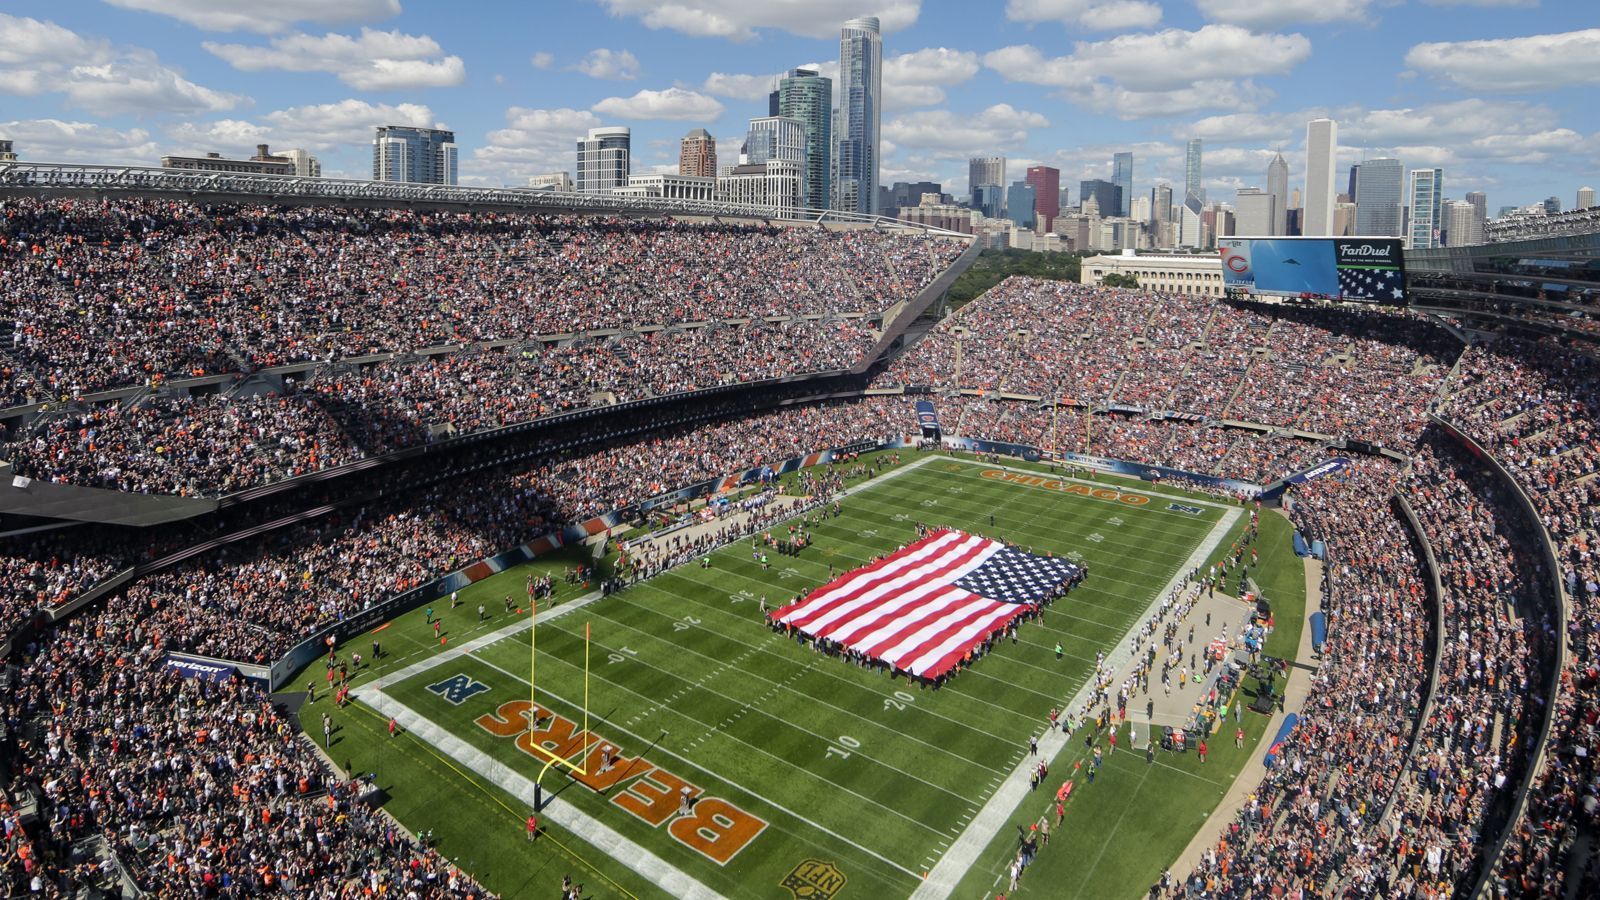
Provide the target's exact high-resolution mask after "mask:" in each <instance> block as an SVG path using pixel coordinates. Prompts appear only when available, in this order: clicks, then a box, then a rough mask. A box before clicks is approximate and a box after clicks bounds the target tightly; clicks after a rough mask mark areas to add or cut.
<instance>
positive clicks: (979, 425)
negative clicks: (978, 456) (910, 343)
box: [933, 397, 1335, 485]
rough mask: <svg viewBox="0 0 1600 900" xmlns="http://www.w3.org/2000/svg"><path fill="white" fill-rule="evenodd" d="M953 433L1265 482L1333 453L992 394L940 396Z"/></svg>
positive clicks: (1311, 445) (1179, 422)
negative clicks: (993, 395)
mask: <svg viewBox="0 0 1600 900" xmlns="http://www.w3.org/2000/svg"><path fill="white" fill-rule="evenodd" d="M933 403H934V407H935V409H936V410H937V411H938V412H939V415H940V421H941V422H943V423H945V427H946V428H947V429H948V430H949V433H950V434H952V435H957V436H960V437H965V438H973V439H978V440H991V441H1001V442H1006V443H1016V444H1024V445H1027V446H1031V447H1039V448H1041V449H1045V450H1053V451H1059V452H1063V453H1082V454H1087V455H1091V456H1103V457H1109V458H1111V459H1119V460H1127V461H1130V462H1139V463H1149V464H1151V465H1159V466H1166V467H1169V468H1174V469H1181V470H1184V471H1187V472H1193V473H1195V474H1199V475H1210V476H1215V477H1219V478H1230V479H1235V480H1239V481H1245V482H1249V483H1251V484H1257V485H1267V484H1271V483H1272V482H1274V481H1276V480H1277V479H1279V478H1282V477H1284V476H1285V475H1288V474H1290V473H1292V472H1296V471H1299V470H1301V469H1305V468H1309V467H1310V466H1313V465H1316V464H1317V463H1320V462H1323V461H1325V460H1326V459H1328V458H1329V457H1331V456H1333V455H1335V451H1330V450H1328V449H1326V443H1325V442H1320V441H1313V440H1307V439H1303V438H1294V437H1279V436H1274V435H1270V434H1262V433H1260V432H1258V431H1253V430H1249V429H1242V428H1229V427H1223V426H1219V425H1214V424H1208V423H1205V422H1196V421H1192V420H1188V419H1178V418H1162V419H1151V418H1148V417H1147V416H1145V415H1142V414H1121V413H1115V414H1109V415H1104V414H1089V413H1086V412H1084V411H1083V410H1081V409H1076V408H1073V407H1065V406H1063V407H1059V408H1056V409H1051V408H1050V407H1049V406H1047V405H1044V406H1041V405H1040V404H1037V403H1033V402H1030V401H1022V400H1000V399H996V398H992V397H977V398H975V397H955V398H948V397H946V398H935V399H934V400H933Z"/></svg>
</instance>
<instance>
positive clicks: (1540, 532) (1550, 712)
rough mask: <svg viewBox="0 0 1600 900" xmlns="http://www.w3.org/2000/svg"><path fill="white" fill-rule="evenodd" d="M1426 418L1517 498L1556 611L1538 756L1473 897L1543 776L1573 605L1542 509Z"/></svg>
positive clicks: (1491, 458) (1441, 422)
mask: <svg viewBox="0 0 1600 900" xmlns="http://www.w3.org/2000/svg"><path fill="white" fill-rule="evenodd" d="M1428 419H1429V420H1430V421H1431V422H1433V424H1435V425H1437V426H1438V427H1439V428H1440V429H1441V430H1443V431H1444V432H1445V433H1446V434H1448V435H1450V437H1451V438H1452V439H1454V440H1455V441H1457V442H1458V443H1460V444H1461V446H1462V447H1464V448H1465V449H1466V450H1467V451H1468V452H1469V453H1471V454H1472V455H1473V456H1474V457H1476V458H1478V459H1481V460H1483V461H1485V462H1486V463H1487V464H1488V466H1489V468H1490V470H1491V471H1493V472H1494V474H1495V478H1496V479H1498V480H1499V481H1500V482H1501V483H1502V485H1504V486H1505V487H1506V488H1507V489H1508V490H1509V491H1510V493H1511V496H1513V497H1515V498H1516V502H1517V506H1518V508H1519V509H1521V511H1522V514H1523V518H1524V519H1525V520H1526V521H1525V523H1524V524H1525V525H1526V526H1528V527H1529V529H1530V531H1531V533H1533V534H1534V535H1537V537H1538V541H1537V542H1538V544H1539V548H1538V549H1539V556H1540V560H1541V562H1542V563H1543V565H1542V566H1541V569H1542V572H1541V575H1543V577H1544V580H1545V582H1546V588H1547V589H1548V593H1546V594H1543V595H1542V596H1543V597H1544V598H1545V599H1546V601H1547V602H1548V603H1549V604H1551V605H1552V606H1553V608H1552V609H1550V610H1548V611H1549V613H1550V615H1551V620H1552V621H1553V623H1554V628H1553V633H1552V635H1551V637H1552V638H1553V639H1554V640H1555V654H1554V656H1555V658H1554V659H1552V660H1544V661H1542V662H1541V665H1543V666H1544V668H1545V669H1546V671H1545V673H1544V674H1545V684H1544V685H1542V686H1541V687H1542V690H1543V692H1544V693H1543V696H1544V702H1542V703H1541V704H1539V709H1540V712H1539V715H1540V722H1539V727H1538V740H1537V741H1536V742H1535V743H1534V747H1535V751H1534V753H1533V755H1532V757H1531V758H1530V759H1529V761H1528V765H1527V766H1526V767H1525V768H1524V770H1523V772H1522V774H1521V776H1520V777H1519V778H1518V781H1517V785H1516V787H1515V789H1514V790H1513V792H1512V793H1511V796H1512V797H1513V798H1514V800H1513V801H1512V805H1511V808H1510V809H1509V810H1508V811H1507V812H1506V814H1505V818H1504V820H1503V821H1501V822H1500V823H1499V831H1498V833H1497V834H1496V835H1495V838H1494V840H1493V841H1492V842H1491V843H1490V844H1489V845H1488V846H1489V847H1490V849H1489V851H1488V852H1486V853H1485V854H1484V855H1483V858H1482V869H1481V870H1480V871H1479V872H1478V873H1477V876H1476V878H1475V887H1474V888H1473V890H1472V894H1471V895H1472V896H1474V897H1477V896H1483V895H1484V892H1485V891H1486V890H1487V889H1488V883H1489V881H1490V879H1492V878H1493V877H1494V874H1495V872H1496V871H1497V870H1498V869H1499V867H1500V861H1501V857H1502V856H1504V854H1505V851H1506V847H1507V845H1508V844H1509V842H1510V840H1511V838H1512V836H1513V835H1514V833H1515V827H1516V823H1517V822H1518V821H1520V820H1521V819H1522V816H1523V813H1524V811H1525V810H1526V809H1527V806H1528V792H1529V790H1530V789H1531V788H1532V786H1533V780H1534V778H1535V776H1536V775H1538V773H1539V772H1542V771H1544V765H1545V760H1546V757H1547V756H1548V755H1549V753H1550V732H1551V730H1552V728H1554V726H1555V698H1556V697H1557V696H1558V694H1559V691H1560V689H1561V672H1562V670H1563V668H1564V667H1565V666H1566V664H1567V655H1568V652H1569V651H1568V648H1567V609H1568V607H1569V604H1570V600H1569V598H1568V597H1567V590H1566V586H1565V585H1564V584H1562V582H1561V565H1560V557H1559V555H1558V554H1557V552H1556V545H1555V541H1554V540H1552V539H1551V537H1550V531H1549V529H1547V528H1546V527H1545V524H1544V519H1543V517H1541V516H1540V515H1539V510H1538V507H1536V506H1534V503H1533V499H1532V498H1531V497H1529V496H1528V492H1527V491H1526V490H1524V489H1523V487H1522V483H1521V482H1520V481H1518V480H1517V479H1516V478H1515V477H1513V476H1512V474H1511V472H1510V471H1509V470H1507V469H1506V467H1505V465H1504V464H1503V463H1501V462H1500V460H1499V459H1498V458H1497V457H1496V456H1495V455H1494V454H1492V453H1490V452H1489V451H1488V450H1486V449H1485V448H1484V447H1483V445H1482V444H1479V443H1478V441H1477V440H1476V439H1475V438H1473V437H1472V435H1470V434H1468V433H1467V431H1466V430H1465V429H1463V428H1461V427H1460V426H1458V425H1456V424H1455V423H1454V422H1451V421H1450V420H1448V419H1445V418H1443V417H1441V416H1439V415H1438V414H1436V413H1429V414H1428Z"/></svg>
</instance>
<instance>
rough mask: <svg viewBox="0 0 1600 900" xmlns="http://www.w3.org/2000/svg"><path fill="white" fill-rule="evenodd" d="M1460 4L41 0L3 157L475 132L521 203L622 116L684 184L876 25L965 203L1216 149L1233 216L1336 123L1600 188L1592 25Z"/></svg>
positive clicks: (897, 104) (923, 157)
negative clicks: (528, 190)
mask: <svg viewBox="0 0 1600 900" xmlns="http://www.w3.org/2000/svg"><path fill="white" fill-rule="evenodd" d="M1452 2H1453V0H1432V3H1431V4H1419V3H1410V4H1406V5H1401V6H1385V5H1383V4H1380V3H1377V2H1374V0H1349V2H1342V3H1337V4H1304V3H1269V2H1257V0H1229V2H1226V3H1224V2H1219V0H1198V2H1195V3H1188V2H1184V3H1177V2H1170V3H1161V4H1156V3H1134V4H1131V5H1129V14H1128V15H1125V16H1122V17H1120V18H1119V17H1116V16H1113V15H1111V14H1109V13H1107V12H1106V11H1105V9H1104V8H1103V7H1104V5H1103V4H1093V3H1083V4H1062V3H1039V2H1022V0H1010V2H1008V3H1006V4H1003V5H1002V4H996V5H994V6H993V7H992V8H985V9H984V10H982V11H978V12H976V13H975V11H974V10H973V9H972V8H971V7H970V6H968V5H964V4H955V3H952V2H943V0H927V2H919V0H886V2H880V3H878V4H877V8H873V6H872V4H865V3H841V2H836V0H815V2H809V3H805V4H800V3H770V4H735V3H732V2H728V0H694V2H684V3H679V4H675V5H674V9H681V10H683V11H684V13H685V15H683V16H678V17H671V16H664V15H661V14H658V13H656V12H653V10H654V5H653V4H642V3H640V2H636V0H596V2H588V3H580V4H574V5H572V6H570V7H564V8H563V10H562V14H561V15H560V16H548V15H546V16H542V17H535V18H536V19H537V22H536V24H537V26H538V27H537V29H536V32H535V33H536V35H537V36H536V38H535V39H534V40H533V41H532V42H531V43H524V42H523V41H521V40H516V41H513V40H511V39H510V38H509V37H506V38H501V37H499V36H498V33H499V32H505V33H507V34H508V35H509V34H511V33H516V32H518V30H519V28H518V25H517V23H519V22H523V23H524V24H532V23H530V22H527V21H526V18H525V17H527V16H530V15H532V14H533V12H534V11H532V10H524V9H522V8H519V7H512V6H503V7H500V8H498V9H489V8H484V9H483V12H484V14H485V15H497V16H500V17H501V18H503V19H505V20H506V23H507V26H506V27H503V28H499V29H496V32H497V35H496V36H494V37H488V36H485V35H484V34H483V31H484V29H483V28H482V27H481V19H482V16H479V17H463V16H452V15H451V14H450V11H449V10H447V9H443V8H438V7H433V6H428V5H424V4H420V3H415V2H413V3H409V4H403V3H401V2H399V0H360V2H353V3H349V4H343V5H340V6H339V7H337V8H334V7H327V8H321V7H316V6H306V5H296V4H289V5H286V6H278V7H271V6H260V5H248V4H243V3H238V2H231V0H229V2H224V0H216V2H200V0H111V2H107V3H103V4H101V3H88V4H77V5H70V6H69V5H62V4H56V5H46V4H44V3H41V2H34V0H25V2H19V3H14V4H10V5H8V7H7V10H6V13H4V14H0V38H4V39H6V41H7V44H8V46H12V47H15V48H19V49H17V50H15V51H13V53H12V55H11V57H10V58H9V59H8V61H7V63H6V64H5V65H6V67H7V69H8V70H9V74H11V75H12V76H14V77H10V78H8V79H4V80H0V85H3V86H0V91H5V92H6V93H7V103H6V110H7V115H6V116H5V117H4V118H3V119H0V138H5V139H9V140H12V141H14V142H15V143H16V146H17V150H18V153H19V156H20V157H21V158H22V159H37V160H51V161H67V162H108V163H124V164H140V165H153V164H155V162H156V160H157V159H158V158H159V157H160V156H161V155H163V154H168V153H173V154H178V153H188V154H203V153H206V152H220V153H222V154H223V155H224V156H238V157H244V156H248V154H249V150H250V149H251V148H252V147H254V146H255V145H257V144H260V143H270V144H271V145H272V146H274V147H282V148H286V149H287V148H304V149H307V150H309V151H310V152H311V153H312V154H314V155H316V156H317V157H318V158H319V159H320V160H321V161H322V162H323V168H324V174H326V175H328V176H332V177H340V176H343V177H367V175H366V172H367V171H368V170H369V168H370V153H371V151H370V141H371V134H372V130H373V128H374V127H376V126H378V125H390V124H404V125H417V126H425V127H441V128H448V129H450V130H453V131H454V132H455V133H456V135H457V143H458V145H459V147H460V160H459V173H460V181H461V183H462V184H469V185H471V184H479V185H521V184H525V183H526V182H527V178H528V176H530V175H538V174H544V173H547V172H552V171H563V170H570V169H571V167H572V162H571V147H572V141H573V140H575V139H576V138H578V137H580V136H582V135H583V134H585V133H586V132H587V131H588V129H590V128H594V127H599V126H602V125H619V126H628V127H630V128H631V129H632V130H633V133H634V172H635V173H636V174H649V173H662V172H672V171H675V167H676V164H677V157H678V151H679V140H680V139H681V137H682V135H683V133H684V132H685V131H686V130H688V129H689V128H693V127H704V128H706V129H708V130H709V131H710V133H711V134H712V135H714V136H715V137H716V138H717V141H718V143H719V148H718V149H719V156H720V157H722V158H723V159H734V158H736V154H737V143H738V142H739V141H740V140H742V138H743V137H744V133H745V130H746V124H747V122H748V121H749V119H751V118H754V117H759V116H761V115H762V114H764V113H765V112H766V111H767V110H766V102H765V101H766V96H767V94H768V92H770V91H771V90H772V88H773V86H774V84H775V82H776V80H777V77H778V76H779V75H781V74H782V73H784V72H785V71H788V70H790V69H793V68H798V67H807V66H814V67H816V68H817V69H818V70H819V71H820V73H821V74H822V75H824V76H827V77H832V78H835V79H836V78H837V77H838V52H839V32H840V28H841V26H842V25H843V23H844V22H846V21H847V20H848V19H851V18H854V17H857V16H860V15H872V14H875V15H877V16H879V17H880V18H881V20H882V23H883V29H882V30H883V57H882V61H883V66H882V83H883V92H882V93H883V98H882V99H883V103H882V112H881V115H882V120H881V124H882V136H883V146H882V149H883V154H882V159H881V161H880V177H879V179H878V183H879V184H882V185H891V184H893V183H895V182H897V181H905V182H911V181H921V180H931V181H938V182H940V183H942V184H944V185H945V186H946V189H947V190H948V191H950V192H951V193H953V194H956V195H958V196H959V195H963V194H966V193H968V192H969V190H970V186H969V185H966V184H965V183H964V179H965V169H966V160H967V158H968V157H970V156H988V155H995V156H998V155H1005V156H1007V157H1008V158H1009V159H1011V160H1012V164H1013V166H1014V167H1015V170H1016V171H1024V170H1026V169H1027V168H1028V167H1030V166H1033V165H1048V166H1051V167H1054V168H1058V169H1060V170H1061V172H1062V179H1063V182H1064V183H1067V184H1071V183H1074V182H1078V181H1082V180H1085V179H1088V178H1102V179H1106V180H1113V179H1114V178H1115V173H1114V171H1113V162H1112V160H1113V158H1114V154H1115V153H1117V152H1131V153H1133V154H1135V158H1136V160H1137V166H1138V168H1137V170H1136V178H1135V184H1134V187H1133V191H1132V194H1133V196H1140V195H1143V194H1145V193H1147V192H1148V190H1149V189H1150V187H1151V186H1153V185H1154V184H1156V183H1159V182H1163V181H1165V182H1168V183H1176V184H1180V185H1181V184H1182V178H1183V164H1184V159H1183V157H1184V149H1185V144H1186V142H1187V141H1188V140H1190V139H1191V138H1200V139H1203V141H1204V142H1205V165H1204V175H1205V177H1204V180H1203V183H1202V188H1203V189H1204V191H1205V193H1206V194H1207V196H1208V199H1220V198H1226V197H1230V196H1232V195H1233V194H1234V193H1235V191H1236V190H1237V189H1238V188H1240V187H1246V186H1251V185H1257V186H1259V185H1260V181H1261V174H1260V173H1261V172H1263V171H1264V170H1265V167H1266V165H1267V164H1268V163H1269V162H1270V161H1271V159H1272V154H1273V153H1274V152H1275V151H1276V150H1278V149H1279V148H1281V149H1282V150H1283V153H1284V156H1285V158H1286V160H1287V162H1288V165H1289V170H1290V171H1289V184H1290V186H1291V188H1293V187H1300V186H1302V185H1303V184H1304V182H1305V153H1304V128H1305V123H1306V122H1308V121H1310V120H1311V119H1313V118H1317V117H1319V116H1323V115H1326V116H1328V117H1331V118H1333V119H1335V120H1337V121H1338V122H1339V138H1340V144H1339V147H1338V151H1337V155H1336V159H1335V165H1334V170H1335V172H1337V173H1341V174H1342V173H1343V172H1345V171H1347V170H1348V167H1349V166H1350V165H1352V164H1354V163H1356V162H1359V161H1361V159H1363V158H1372V157H1396V158H1399V159H1401V160H1402V161H1403V162H1404V163H1405V165H1406V166H1407V168H1408V169H1410V168H1414V167H1430V168H1431V167H1435V166H1437V167H1440V168H1443V169H1445V170H1446V171H1447V172H1448V173H1449V184H1450V186H1451V190H1453V191H1460V192H1465V191H1469V190H1475V191H1482V192H1485V193H1487V194H1488V195H1489V197H1490V203H1491V206H1492V207H1494V208H1498V207H1500V206H1504V205H1514V206H1522V205H1527V204H1531V203H1535V202H1538V201H1540V200H1542V199H1543V198H1545V197H1547V196H1550V195H1555V196H1558V197H1561V198H1563V202H1564V203H1568V204H1570V203H1571V202H1572V201H1573V196H1574V192H1575V191H1576V190H1577V188H1578V187H1580V186H1583V185H1587V184H1593V183H1594V182H1596V181H1597V180H1600V177H1597V176H1596V172H1597V171H1600V149H1596V148H1597V147H1600V134H1597V133H1596V132H1597V131H1600V124H1597V122H1596V121H1595V117H1594V115H1593V113H1592V112H1590V111H1589V110H1588V107H1587V106H1586V105H1585V104H1586V97H1585V96H1584V91H1583V88H1584V87H1585V86H1592V85H1594V84H1596V83H1600V73H1597V72H1595V71H1594V67H1593V66H1589V65H1580V64H1574V65H1563V66H1550V65H1548V63H1547V62H1546V58H1547V57H1548V56H1550V55H1551V54H1552V53H1555V52H1556V51H1555V50H1554V49H1553V48H1555V47H1558V46H1559V47H1560V48H1561V50H1560V52H1561V53H1562V54H1563V55H1565V56H1567V57H1568V58H1571V59H1573V60H1583V59H1588V58H1594V57H1593V53H1594V51H1596V49H1597V48H1600V29H1588V30H1583V31H1574V30H1572V29H1573V28H1575V27H1576V26H1577V25H1578V24H1579V23H1577V22H1575V21H1574V19H1575V17H1574V16H1571V15H1563V13H1565V12H1570V10H1571V7H1570V6H1569V5H1563V4H1559V3H1552V2H1550V0H1545V2H1544V3H1542V4H1539V5H1536V6H1533V7H1531V8H1530V7H1527V6H1525V5H1522V6H1518V7H1517V8H1503V7H1502V6H1498V5H1485V4H1484V3H1483V2H1482V0H1478V2H1475V3H1474V4H1472V5H1459V3H1456V5H1447V4H1451V3H1452ZM1134 7H1136V8H1137V9H1133V8H1134ZM1446 9H1448V10H1449V15H1441V11H1442V10H1446ZM1134 13H1137V14H1136V15H1135V14H1134ZM691 14H693V15H691ZM1408 35H1426V37H1427V39H1426V40H1422V39H1420V38H1413V37H1409V36H1408ZM1353 58H1360V59H1361V61H1362V65H1360V66H1351V65H1349V64H1348V63H1349V61H1350V60H1351V59H1353ZM1148 60H1155V61H1156V62H1158V63H1159V64H1155V65H1150V64H1146V63H1145V62H1143V61H1148ZM1134 62H1139V65H1133V64H1132V63H1134Z"/></svg>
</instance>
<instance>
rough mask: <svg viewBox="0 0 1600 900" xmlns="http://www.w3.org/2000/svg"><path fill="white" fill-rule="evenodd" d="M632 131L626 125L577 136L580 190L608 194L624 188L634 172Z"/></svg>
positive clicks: (581, 192)
mask: <svg viewBox="0 0 1600 900" xmlns="http://www.w3.org/2000/svg"><path fill="white" fill-rule="evenodd" d="M632 147H633V133H632V132H631V131H630V130H629V129H628V128H627V126H625V125H611V126H606V127H602V128H591V129H589V136H588V137H586V138H579V139H578V170H577V171H578V182H577V185H578V193H580V194H605V193H610V191H611V189H612V188H619V187H625V186H626V185H627V183H628V175H629V174H630V173H631V172H632V162H631V159H630V156H631V151H632Z"/></svg>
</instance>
